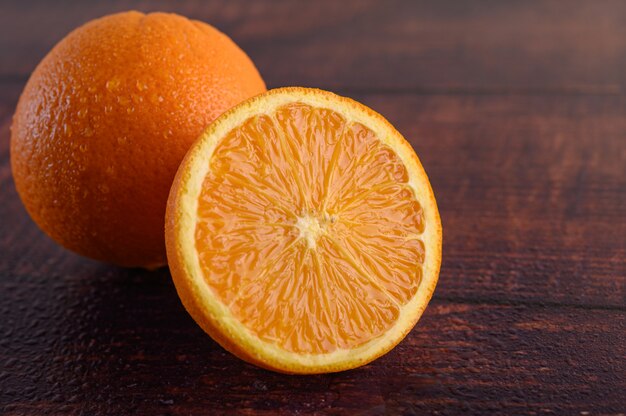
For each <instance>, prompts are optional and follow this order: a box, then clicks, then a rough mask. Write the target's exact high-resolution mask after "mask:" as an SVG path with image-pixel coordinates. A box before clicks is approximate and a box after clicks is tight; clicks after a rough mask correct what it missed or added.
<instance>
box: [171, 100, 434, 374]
mask: <svg viewBox="0 0 626 416" xmlns="http://www.w3.org/2000/svg"><path fill="white" fill-rule="evenodd" d="M166 237H167V247H168V257H169V260H170V267H171V269H172V275H173V277H174V280H175V283H176V286H177V289H178V291H179V293H180V295H181V298H182V300H183V303H184V304H185V306H186V307H187V309H188V310H189V311H190V313H191V314H192V316H193V317H194V318H195V319H196V321H198V322H199V323H200V325H201V326H202V327H203V328H204V329H205V330H206V331H207V332H208V333H209V334H211V335H212V336H213V337H214V338H215V339H216V340H217V341H218V342H220V343H221V344H222V345H224V346H225V347H226V348H227V349H229V350H231V351H232V352H233V353H235V354H237V355H239V356H240V357H242V358H244V359H246V360H248V361H250V362H253V363H255V364H258V365H261V366H264V367H267V368H270V369H274V370H278V371H284V372H301V373H310V372H324V371H339V370H343V369H347V368H352V367H355V366H358V365H362V364H364V363H366V362H368V361H371V360H372V359H374V358H376V357H377V356H379V355H381V354H383V353H385V352H386V351H388V350H389V349H390V348H392V347H393V346H394V345H395V344H397V343H398V342H399V341H400V340H401V339H402V338H403V337H404V335H405V334H406V333H407V332H408V331H409V330H410V329H411V328H412V327H413V325H414V324H415V322H416V321H417V319H418V318H419V316H420V315H421V313H422V311H423V309H424V308H425V306H426V304H427V302H428V300H429V299H430V297H431V295H432V291H433V290H434V286H435V283H436V280H437V275H438V270H439V263H440V259H441V225H440V222H439V215H438V212H437V208H436V204H435V202H434V197H433V195H432V190H431V189H430V184H429V183H428V179H427V178H426V175H425V174H424V171H423V169H422V168H421V165H420V164H419V161H418V159H417V157H416V156H415V153H414V152H413V150H412V149H411V148H410V146H409V145H408V144H407V143H406V141H405V140H404V139H403V138H402V137H401V136H400V134H399V133H398V132H397V131H396V130H395V129H393V127H391V125H389V124H388V123H387V122H386V121H385V120H384V119H383V118H382V117H381V116H379V115H378V114H376V113H374V112H373V111H372V110H370V109H368V108H366V107H364V106H362V105H360V104H358V103H356V102H354V101H352V100H348V99H345V98H341V97H338V96H335V95H334V94H331V93H327V92H323V91H319V90H310V89H304V88H286V89H279V90H274V91H271V92H268V93H266V94H263V95H261V96H258V97H256V98H254V99H251V100H249V101H247V102H245V103H243V104H242V105H240V106H237V107H236V108H234V109H232V110H231V111H230V112H228V113H227V114H225V115H223V116H222V117H220V118H219V119H218V121H217V122H216V123H214V124H213V125H212V126H211V127H209V129H208V130H207V131H206V132H205V133H204V135H203V136H202V137H201V138H200V140H199V141H198V142H196V144H195V145H194V146H193V148H192V149H191V150H190V152H189V153H188V155H187V157H186V159H185V161H184V162H183V164H182V165H181V167H180V169H179V172H178V175H177V179H176V181H175V183H174V185H173V187H172V191H171V194H170V200H169V206H168V214H167V225H166Z"/></svg>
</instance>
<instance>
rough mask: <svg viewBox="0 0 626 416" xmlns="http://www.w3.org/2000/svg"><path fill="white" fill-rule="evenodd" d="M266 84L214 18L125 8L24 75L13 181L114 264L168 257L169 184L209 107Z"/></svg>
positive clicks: (221, 107)
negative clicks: (212, 22)
mask: <svg viewBox="0 0 626 416" xmlns="http://www.w3.org/2000/svg"><path fill="white" fill-rule="evenodd" d="M265 90H266V88H265V83H264V82H263V80H262V78H261V77H260V75H259V73H258V71H257V69H256V68H255V66H254V64H253V63H252V62H251V61H250V59H249V58H248V56H247V55H246V54H245V53H244V52H243V51H242V50H241V49H239V47H237V45H236V44H235V43H233V42H232V40H230V38H228V37H227V36H226V35H224V34H222V33H221V32H219V31H218V30H216V29H215V28H213V27H211V26H209V25H207V24H205V23H202V22H197V21H191V20H188V19H186V18H184V17H181V16H177V15H174V14H163V13H153V14H148V15H144V14H142V13H139V12H125V13H119V14H114V15H110V16H106V17H103V18H100V19H96V20H93V21H91V22H89V23H87V24H85V25H84V26H82V27H79V28H78V29H76V30H74V31H73V32H72V33H70V34H69V35H68V36H67V37H65V38H64V39H63V40H61V41H60V42H59V43H58V44H57V45H56V46H55V47H54V48H53V49H52V50H51V51H50V53H49V54H48V55H47V56H46V57H45V58H44V59H43V61H42V62H41V63H40V64H39V66H38V67H37V68H36V69H35V71H34V72H33V74H32V75H31V77H30V80H29V81H28V83H27V85H26V87H25V89H24V91H23V93H22V96H21V97H20V100H19V103H18V105H17V110H16V112H15V115H14V119H13V126H12V134H11V165H12V170H13V177H14V179H15V184H16V187H17V191H18V193H19V195H20V197H21V198H22V201H23V202H24V205H25V206H26V209H27V210H28V212H29V214H30V215H31V217H32V218H33V220H34V221H35V222H36V223H37V224H38V225H39V227H40V228H41V229H42V230H43V231H45V232H46V233H47V234H48V235H49V236H50V237H52V238H53V239H54V240H56V241H57V242H58V243H60V244H61V245H63V246H65V247H66V248H68V249H70V250H73V251H75V252H77V253H79V254H82V255H84V256H87V257H92V258H94V259H98V260H102V261H107V262H111V263H115V264H118V265H121V266H142V267H156V266H159V265H163V264H165V263H166V255H165V244H164V235H163V225H164V215H165V205H166V201H167V196H168V193H169V189H170V185H171V183H172V180H173V178H174V175H175V174H176V170H177V168H178V165H179V164H180V162H181V160H182V159H183V157H184V155H185V153H186V152H187V149H188V148H189V146H190V145H191V143H193V141H194V140H195V139H196V138H197V137H198V136H199V134H200V133H201V132H202V131H203V130H204V128H205V127H206V126H207V125H208V124H210V123H211V122H212V121H213V120H214V119H215V118H216V117H217V116H219V115H220V114H221V113H223V112H224V111H226V110H227V109H229V108H230V107H232V106H234V105H236V104H238V103H239V102H241V101H243V100H245V99H247V98H249V97H251V96H254V95H257V94H259V93H262V92H264V91H265Z"/></svg>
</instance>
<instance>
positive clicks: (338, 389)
mask: <svg viewBox="0 0 626 416" xmlns="http://www.w3.org/2000/svg"><path fill="white" fill-rule="evenodd" d="M131 8H134V9H140V10H166V11H176V12H178V13H181V14H185V15H188V16H191V17H194V18H198V19H201V20H204V21H207V22H210V23H213V24H215V25H216V26H217V27H219V28H221V29H222V30H224V31H226V32H227V33H228V34H229V35H231V36H232V37H233V38H234V39H235V40H236V41H237V42H238V43H239V44H240V45H241V46H242V47H243V48H244V49H245V50H246V51H247V52H248V53H249V54H250V55H251V56H252V58H253V59H254V61H255V62H256V63H257V64H258V66H259V68H260V70H261V72H262V73H263V75H264V77H265V78H266V80H267V81H268V84H269V85H270V86H281V85H310V86H317V87H323V88H328V89H332V90H334V91H336V92H338V93H340V94H343V95H348V96H351V97H353V98H355V99H358V100H359V101H362V102H363V103H365V104H367V105H369V106H371V107H372V108H374V109H375V110H377V111H379V112H380V113H382V114H383V115H385V116H386V117H387V118H388V119H389V120H390V121H391V122H392V123H393V124H394V125H395V126H396V127H397V128H398V130H400V131H401V132H402V133H403V134H404V135H405V136H406V138H407V139H408V140H409V141H410V142H411V144H412V145H413V147H414V148H415V149H416V151H417V153H418V154H419V156H420V158H421V160H422V163H423V164H424V166H425V168H426V170H427V172H428V174H429V177H430V179H431V182H432V185H433V188H434V190H435V194H436V196H437V201H438V204H439V208H440V211H441V215H442V220H443V225H444V258H443V265H442V270H441V276H440V281H439V285H438V288H437V291H436V293H435V297H434V299H433V301H432V303H431V306H429V308H428V309H427V311H426V313H425V315H424V316H423V318H422V320H421V321H420V323H419V324H418V326H417V327H416V328H415V329H414V330H413V331H412V332H411V333H410V334H409V336H408V337H407V338H406V339H405V340H404V341H403V342H402V343H401V344H400V345H399V346H398V347H397V348H396V349H394V350H393V351H392V352H391V353H389V354H388V355H386V356H384V357H382V358H381V359H379V360H377V361H375V362H374V363H372V364H370V365H368V366H365V367H363V368H361V369H357V370H354V371H349V372H344V373H339V374H330V375H320V376H312V377H293V376H285V375H280V374H274V373H271V372H267V371H264V370H260V369H257V368H255V367H253V366H250V365H248V364H245V363H243V362H242V361H240V360H238V359H236V358H234V357H233V356H231V355H230V354H228V353H226V352H225V351H223V350H222V349H221V348H220V347H219V346H218V345H217V344H215V343H214V342H213V341H212V340H211V339H210V338H209V337H208V336H206V335H205V334H204V333H203V332H202V331H201V330H200V329H199V328H198V327H197V326H196V325H195V323H194V322H193V321H192V319H191V318H190V317H189V316H188V315H187V314H186V312H185V311H184V309H183V308H182V305H181V304H180V301H179V300H178V297H177V295H176V293H175V289H174V287H173V284H172V283H171V279H170V276H169V272H168V271H167V269H161V270H158V271H156V272H147V271H143V270H136V269H120V268H116V267H112V266H109V265H106V264H101V263H97V262H95V261H91V260H88V259H84V258H81V257H79V256H77V255H74V254H73V253H70V252H68V251H66V250H63V249H62V248H61V247H59V246H58V245H56V244H55V243H54V242H52V241H51V240H50V239H48V238H47V237H46V236H45V235H44V234H43V233H42V232H41V231H40V230H38V229H37V227H36V226H35V225H34V224H33V223H32V221H31V220H30V219H29V218H28V215H27V214H26V212H25V210H24V208H23V207H22V205H21V203H20V201H19V198H18V196H17V194H16V192H15V188H14V185H13V181H12V178H11V171H10V162H9V126H10V121H11V115H12V113H13V111H14V107H15V103H16V102H17V98H18V96H19V93H20V91H21V89H22V88H23V85H24V82H25V81H26V79H27V76H28V74H29V72H30V71H31V70H32V68H33V67H34V66H35V65H36V63H37V62H38V61H39V60H40V59H41V57H42V56H43V55H44V54H45V53H46V52H47V50H48V49H49V48H50V47H51V46H52V45H53V44H54V43H55V42H56V41H57V40H59V39H60V38H61V37H63V36H64V35H65V34H66V33H67V32H68V31H69V30H71V29H72V28H74V27H75V26H76V25H78V24H80V23H82V22H84V21H86V20H89V19H91V18H93V17H96V16H99V15H103V14H106V13H109V12H112V11H119V10H126V9H131ZM625 21H626V3H623V2H613V1H598V2H585V1H579V0H575V1H572V2H567V5H564V3H562V2H557V1H549V0H541V1H536V2H532V3H530V2H517V1H510V2H500V1H490V0H484V1H471V2H455V1H442V2H421V1H417V2H414V1H396V0H394V1H390V2H374V1H368V0H365V1H357V0H348V1H345V2H330V1H327V2H326V1H323V2H306V3H305V2H292V1H287V0H280V1H277V2H272V3H260V2H254V3H251V2H244V1H239V0H236V1H229V2H196V1H181V2H176V3H174V2H165V1H155V2H150V3H148V2H143V1H142V2H138V1H137V2H135V1H129V0H117V1H111V2H98V3H86V2H78V1H67V0H64V1H61V2H55V3H54V4H53V3H48V2H43V1H31V2H24V1H20V2H17V1H7V2H4V3H2V4H1V5H0V53H1V55H0V56H2V59H1V60H0V202H1V203H0V414H2V415H32V414H51V415H57V414H85V415H109V414H115V415H126V414H140V415H143V414H146V415H147V414H150V415H159V414H164V415H187V414H233V413H239V414H267V415H270V414H272V415H273V414H285V415H291V414H361V415H377V414H459V415H461V414H462V415H466V414H566V415H572V414H574V415H584V414H590V415H595V414H612V415H616V414H624V413H626V406H625V405H624V403H625V402H626V400H625V396H624V391H626V313H625V311H626V237H625V236H626V221H625V219H626V217H625V214H626V145H625V144H626V116H625V115H626V96H625V95H623V86H624V85H626V76H625V74H626V26H625V25H624V24H623V23H624V22H625Z"/></svg>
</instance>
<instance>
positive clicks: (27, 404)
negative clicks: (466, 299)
mask: <svg viewBox="0 0 626 416" xmlns="http://www.w3.org/2000/svg"><path fill="white" fill-rule="evenodd" d="M2 291H3V293H4V294H5V296H8V297H9V298H10V299H13V300H14V301H13V303H11V304H7V303H6V302H3V305H2V308H1V309H0V313H1V314H2V316H3V318H4V319H3V321H2V322H0V334H2V337H1V338H0V339H1V340H2V341H1V342H0V348H1V351H2V356H1V360H2V364H3V367H4V368H3V371H0V382H1V383H2V386H3V389H2V393H0V397H1V398H2V399H3V401H4V403H5V404H7V405H6V406H5V408H4V411H5V413H4V414H9V415H11V414H28V413H31V414H32V413H37V412H39V411H41V410H47V411H50V412H51V413H52V414H58V413H62V412H77V413H83V414H129V413H134V414H155V413H156V414H161V413H166V410H165V409H167V413H169V414H200V413H203V412H209V410H210V411H216V412H220V411H223V412H227V411H234V410H237V409H240V410H241V409H247V410H255V411H257V412H258V413H259V414H273V413H275V412H276V411H277V410H280V412H282V414H293V413H296V412H299V413H302V414H311V413H315V412H326V411H332V412H334V413H346V414H354V413H357V412H359V411H360V412H362V414H381V413H385V412H387V413H389V414H407V413H408V414H418V413H424V412H425V413H431V414H433V413H435V412H440V413H442V414H446V413H449V412H451V410H453V409H456V410H454V411H453V412H451V413H462V414H467V413H484V412H488V411H499V412H505V413H508V414H511V413H525V412H527V411H528V410H533V411H535V412H538V413H539V412H540V411H541V412H544V413H561V414H578V413H579V412H580V411H585V410H593V411H594V413H600V412H602V413H610V412H614V413H617V412H618V411H620V410H623V400H622V399H623V392H624V389H626V377H625V375H626V364H625V361H624V359H623V357H624V355H625V354H626V343H624V342H623V341H624V336H623V335H624V331H625V330H626V319H625V316H624V313H623V312H622V311H613V310H588V309H579V308H572V307H549V308H542V307H539V308H538V307H535V306H524V305H520V306H516V305H483V304H466V303H459V302H450V301H440V300H435V301H434V302H433V304H432V305H431V306H430V307H429V309H428V310H427V312H426V314H425V315H424V317H423V318H422V322H421V323H420V324H419V326H418V327H417V328H416V329H415V330H414V331H413V332H411V334H410V335H409V336H408V337H407V339H405V341H403V342H402V343H401V344H400V345H399V346H398V347H397V348H396V349H395V350H393V351H392V352H391V353H390V354H388V355H386V356H385V357H383V358H381V359H379V360H378V361H376V362H375V363H373V364H370V365H368V366H366V367H363V368H361V369H358V370H355V371H349V372H344V373H339V374H330V375H321V376H308V377H297V376H285V375H280V374H275V373H271V372H268V371H265V370H261V369H258V368H255V367H252V366H250V365H247V364H245V363H243V362H242V361H240V360H238V359H236V358H234V357H233V356H231V355H230V354H228V353H226V352H224V351H223V350H222V349H221V348H220V347H219V346H218V345H217V344H215V343H214V342H213V341H211V339H210V338H208V337H207V336H206V335H205V334H204V333H203V332H202V331H201V330H200V329H199V328H198V327H197V326H196V325H195V323H194V322H193V321H192V320H191V319H190V318H189V317H188V315H187V314H186V312H185V311H184V309H183V308H182V306H181V304H180V302H179V301H178V299H177V296H176V293H175V289H174V287H173V284H172V283H171V281H170V278H169V274H168V273H167V271H166V270H163V271H160V272H154V273H147V272H143V271H136V270H122V269H114V268H111V267H109V266H105V265H100V264H96V263H91V262H84V263H83V264H82V265H81V266H80V267H79V266H75V269H74V270H73V272H72V274H71V275H70V274H67V275H63V274H57V273H54V272H52V273H50V272H48V273H47V274H46V276H42V275H40V274H38V273H33V274H23V273H22V274H20V275H19V276H17V275H7V274H3V283H2Z"/></svg>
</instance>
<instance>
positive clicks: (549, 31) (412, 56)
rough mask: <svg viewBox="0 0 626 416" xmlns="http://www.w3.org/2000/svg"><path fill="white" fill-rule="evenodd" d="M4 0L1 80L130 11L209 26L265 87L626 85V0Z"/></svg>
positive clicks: (578, 89)
mask: <svg viewBox="0 0 626 416" xmlns="http://www.w3.org/2000/svg"><path fill="white" fill-rule="evenodd" d="M5 3H6V4H4V3H3V6H2V13H0V49H1V50H2V51H3V59H2V60H0V77H5V78H9V79H16V78H17V79H20V80H22V79H24V78H25V77H26V76H27V75H28V74H29V73H30V71H31V70H32V69H33V68H34V67H35V65H36V64H37V62H39V60H40V59H41V58H42V57H43V56H44V55H45V53H46V52H47V51H48V50H49V49H50V48H51V47H52V46H53V45H54V44H55V43H56V42H57V41H58V40H60V39H61V38H62V37H63V36H65V35H66V34H67V33H68V32H69V31H71V30H72V29H74V28H75V27H76V26H78V25H80V24H82V23H84V22H86V21H88V20H90V19H92V18H95V17H99V16H102V15H104V14H108V13H112V12H117V11H123V10H128V9H138V10H142V11H154V10H162V11H176V12H178V13H182V14H184V15H187V16H189V17H192V18H196V19H200V20H203V21H206V22H209V23H211V24H214V25H216V26H217V27H218V28H220V29H222V30H223V31H225V32H227V33H228V34H229V35H230V36H231V37H232V38H233V39H234V40H235V41H237V42H238V43H239V44H240V45H241V46H242V48H243V49H244V50H245V51H247V52H248V53H249V54H250V56H251V57H252V58H253V60H254V62H255V63H256V64H257V65H258V67H259V69H260V70H261V73H262V75H263V76H264V77H265V79H266V80H267V82H268V84H269V85H270V86H272V87H277V86H288V85H304V86H314V87H321V88H327V89H328V88H330V89H333V88H338V87H351V88H353V89H364V88H366V89H372V88H375V89H377V90H382V91H385V90H406V89H407V88H409V89H413V90H416V91H418V92H433V91H435V92H440V91H456V92H458V91H461V92H462V91H465V92H468V91H488V92H494V91H495V92H501V91H517V92H525V93H528V92H546V91H558V92H566V93H586V92H594V93H603V94H616V93H620V92H622V91H624V87H625V86H626V71H624V70H623V68H624V67H625V66H626V55H625V54H624V53H623V51H624V50H625V48H626V25H625V24H624V22H625V21H626V3H624V2H620V1H617V0H616V1H612V0H609V1H606V0H599V1H585V0H574V1H569V2H568V4H567V5H566V6H565V5H563V3H562V2H559V1H538V2H532V3H527V2H521V1H508V2H502V1H491V0H488V1H468V2H459V1H455V0H446V1H438V2H430V1H398V0H392V1H384V2H380V1H373V0H365V1H363V0H349V1H341V2H335V1H322V2H302V1H292V0H279V1H273V2H271V5H269V4H263V3H258V2H255V3H254V4H251V3H250V2H248V1H244V0H237V1H228V2H200V1H187V2H169V1H164V0H159V1H154V2H145V1H130V0H117V1H107V2H95V3H93V2H89V3H88V2H82V1H78V0H70V1H68V0H61V1H55V2H44V1H38V2H35V3H31V2H24V1H20V2H18V1H9V2H5ZM33 4H34V5H33ZM31 9H32V10H36V12H32V11H31Z"/></svg>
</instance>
